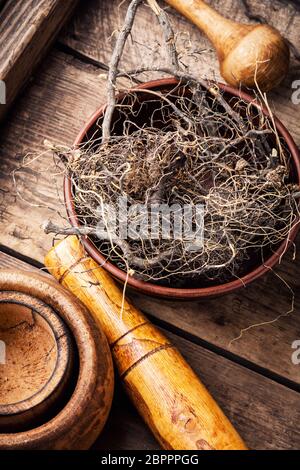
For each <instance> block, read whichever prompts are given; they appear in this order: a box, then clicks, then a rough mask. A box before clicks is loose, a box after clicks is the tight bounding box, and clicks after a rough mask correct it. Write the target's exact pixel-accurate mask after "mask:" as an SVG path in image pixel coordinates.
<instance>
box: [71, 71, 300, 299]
mask: <svg viewBox="0 0 300 470" xmlns="http://www.w3.org/2000/svg"><path fill="white" fill-rule="evenodd" d="M178 83H179V80H177V79H176V78H174V77H168V78H162V79H158V80H152V81H149V82H145V83H142V84H140V85H138V86H135V87H134V88H133V89H134V90H136V89H141V90H143V89H157V88H163V87H165V86H172V85H174V86H175V85H177V84H178ZM212 83H214V84H216V85H217V86H218V87H219V88H220V89H221V90H222V91H224V92H226V93H229V94H230V95H232V96H233V97H238V98H241V99H243V100H244V101H246V102H249V103H253V104H255V105H256V106H257V107H258V108H259V109H261V110H262V112H263V113H264V114H265V115H266V116H270V113H269V111H268V109H266V108H265V107H264V106H261V105H260V104H259V103H258V102H257V100H256V99H255V98H254V97H253V96H251V95H250V94H248V93H246V92H244V91H242V90H239V89H237V88H234V87H231V86H229V85H225V84H224V83H219V82H212ZM128 93H130V89H128V90H127V91H126V92H122V93H120V94H118V95H117V97H116V99H117V100H118V99H122V98H123V97H124V96H126V94H128ZM106 106H107V104H103V105H102V106H100V108H98V109H97V110H96V111H95V112H94V113H93V114H92V116H91V117H90V119H89V120H88V121H87V122H86V123H85V125H84V126H83V127H82V128H81V130H80V131H79V133H78V135H77V137H76V139H75V141H74V144H73V145H74V146H78V145H80V144H81V143H82V142H83V141H84V138H85V136H86V134H87V132H88V131H89V130H90V128H91V127H92V126H93V125H94V124H95V123H96V121H97V120H98V119H99V118H100V117H101V116H102V115H103V113H104V111H105V109H106ZM273 119H274V123H275V127H276V129H277V131H278V133H279V134H280V135H281V137H283V139H284V140H285V142H286V144H287V146H288V148H289V151H290V153H291V156H292V158H293V162H294V165H295V169H296V173H297V179H298V181H299V182H300V152H299V149H298V147H297V145H296V143H295V142H294V139H293V137H292V136H291V134H290V133H289V131H288V130H287V129H286V127H285V126H284V125H283V124H282V122H281V121H280V120H279V119H278V118H277V117H276V116H273ZM64 199H65V205H66V210H67V215H68V218H69V222H70V223H71V225H72V226H73V227H79V226H80V224H79V221H78V218H77V214H76V211H75V207H74V203H73V196H72V184H71V179H70V178H69V177H68V176H66V177H65V178H64ZM298 230H299V220H297V222H296V223H295V224H294V225H293V227H292V228H291V230H290V232H289V235H288V236H287V238H286V240H284V241H283V242H282V243H281V244H280V246H279V247H278V248H277V250H276V251H275V252H274V253H273V254H272V255H271V256H270V257H269V258H268V259H267V260H266V261H265V262H264V263H263V264H261V265H260V266H258V267H256V268H255V269H253V270H251V271H250V272H249V273H247V274H245V275H244V276H241V277H240V278H237V279H235V280H233V281H229V282H227V283H224V284H220V285H217V286H209V287H193V288H176V287H164V286H159V285H157V284H154V283H151V282H145V281H141V280H138V279H135V278H133V277H130V276H128V275H127V274H126V272H125V271H122V270H121V269H119V268H118V267H117V266H115V265H114V264H113V263H111V262H110V261H108V260H107V259H106V258H105V257H104V256H103V255H102V254H101V252H100V251H99V250H98V248H96V246H95V245H94V243H93V242H92V241H91V240H90V239H89V238H88V237H87V236H82V237H81V239H82V243H83V245H84V247H85V249H86V252H87V253H88V255H90V256H91V257H92V258H93V259H94V261H96V263H98V264H100V265H101V266H102V267H104V268H105V269H106V270H107V271H108V272H109V273H110V274H112V276H113V277H114V278H116V279H118V280H119V281H121V282H123V283H125V282H126V283H127V284H128V286H130V287H132V288H134V289H135V290H137V291H139V292H141V293H143V294H148V295H151V296H155V297H164V298H169V299H184V300H188V299H199V298H208V297H215V296H218V295H222V294H225V293H229V292H234V291H236V290H237V289H239V288H241V287H245V286H247V285H248V284H249V283H251V282H252V281H254V280H255V279H258V278H259V277H260V276H262V275H263V274H265V273H267V272H268V271H269V270H270V269H272V267H273V266H274V265H275V264H277V262H279V261H280V259H281V257H282V256H283V255H284V253H285V252H286V251H287V249H288V248H289V246H290V245H291V244H292V242H293V241H294V239H295V237H296V234H297V232H298Z"/></svg>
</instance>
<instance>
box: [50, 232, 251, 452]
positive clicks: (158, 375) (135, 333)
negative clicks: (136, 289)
mask: <svg viewBox="0 0 300 470" xmlns="http://www.w3.org/2000/svg"><path fill="white" fill-rule="evenodd" d="M45 264H46V266H47V268H48V269H49V271H50V272H51V273H52V274H53V275H54V276H55V277H56V278H57V279H58V280H59V282H60V283H61V284H62V285H63V286H65V287H66V288H68V289H69V290H70V291H72V292H73V293H74V294H75V295H76V296H77V297H78V298H79V299H80V300H81V301H82V302H83V303H84V304H85V305H86V306H87V307H88V308H89V310H90V311H91V313H92V314H93V316H94V317H95V319H96V320H97V322H98V323H99V326H101V328H102V329H103V330H104V332H105V334H106V336H107V338H108V341H109V344H110V347H111V351H112V354H113V357H114V360H115V364H116V366H117V368H118V371H119V373H120V376H121V378H122V380H123V382H124V385H125V388H126V390H127V392H128V394H129V396H130V398H131V399H132V401H133V403H134V404H135V406H136V407H137V408H138V410H139V412H140V414H141V415H142V416H143V418H144V419H145V421H146V422H147V423H148V425H149V426H150V428H151V430H152V431H153V433H154V435H155V436H156V438H157V439H158V441H159V442H160V444H161V446H162V447H163V448H164V449H176V450H193V449H198V450H199V449H216V450H217V449H218V450H220V449H231V450H242V449H246V447H245V444H244V442H243V441H242V439H241V438H240V436H239V435H238V433H237V432H236V431H235V429H234V428H233V426H232V425H231V423H230V422H229V420H228V419H227V418H226V416H225V415H224V414H223V412H222V411H221V409H220V408H219V406H218V405H217V404H216V402H215V401H214V400H213V398H212V397H211V395H210V394H209V393H208V391H207V390H206V388H205V387H204V385H202V384H201V382H200V381H199V379H198V378H197V376H196V375H195V373H194V372H193V371H192V369H191V368H190V367H189V366H188V365H187V363H186V362H185V361H184V359H183V357H182V356H181V355H180V353H179V352H178V351H177V350H176V349H175V348H174V346H173V345H172V344H171V343H170V341H169V340H168V339H167V338H166V337H165V336H164V335H163V334H162V333H161V332H160V331H159V330H158V329H156V328H155V327H154V326H153V325H152V324H151V323H150V322H149V321H148V320H147V319H146V318H145V316H144V315H143V314H142V313H141V312H140V311H139V310H137V309H136V308H135V307H134V306H133V305H132V304H130V303H129V302H128V301H127V300H126V299H125V298H124V296H123V292H122V290H121V289H119V287H118V286H117V285H116V283H115V282H114V281H113V280H112V279H111V277H110V276H109V274H108V273H107V272H106V271H105V270H104V269H103V268H101V267H100V266H98V265H97V264H96V263H95V262H94V261H93V260H92V259H91V258H89V257H87V256H86V255H85V252H84V249H83V247H82V245H81V243H80V241H79V240H78V238H77V237H75V236H71V237H68V238H66V239H65V240H63V241H62V242H60V243H59V244H57V245H56V246H55V247H54V248H53V249H52V250H51V251H50V252H49V253H48V254H47V256H46V258H45Z"/></svg>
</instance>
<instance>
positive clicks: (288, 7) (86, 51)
mask: <svg viewBox="0 0 300 470" xmlns="http://www.w3.org/2000/svg"><path fill="white" fill-rule="evenodd" d="M160 3H161V5H162V6H165V7H166V4H165V3H164V2H163V1H161V2H160ZM208 3H209V4H211V5H212V6H213V7H215V8H216V9H217V10H219V11H220V12H222V13H223V14H224V15H225V16H227V17H228V18H231V19H233V20H236V21H242V22H246V23H247V22H251V21H250V20H249V19H248V18H247V17H246V15H245V10H244V8H243V4H242V2H237V1H236V0H210V1H208ZM247 3H248V4H249V6H250V7H251V13H252V14H254V15H259V16H262V17H263V18H265V19H266V21H267V22H269V23H270V24H271V25H273V26H275V27H276V28H278V29H279V30H280V31H281V33H282V34H283V35H284V36H285V37H286V38H287V39H289V40H290V41H291V42H292V43H293V44H294V46H295V47H296V48H297V49H298V51H300V35H299V30H300V9H299V7H298V8H297V5H296V4H293V3H292V2H290V3H288V2H286V1H285V2H283V1H280V0H275V1H273V0H265V1H264V2H261V1H260V0H248V2H247ZM127 5H128V3H127V2H120V1H119V0H113V1H111V0H91V1H90V2H89V3H88V4H85V3H82V4H80V5H79V7H78V9H77V12H76V13H75V15H74V18H73V19H72V21H71V22H70V23H69V24H68V26H67V28H66V29H65V30H64V31H63V32H62V34H61V35H60V38H59V39H60V41H61V42H62V43H63V44H65V45H67V46H68V47H71V48H73V49H74V50H75V51H77V52H79V53H80V54H82V55H84V56H86V57H87V58H90V59H93V60H95V61H98V63H99V64H100V65H101V64H105V65H106V66H107V64H108V63H109V58H110V55H111V51H112V46H113V44H114V40H115V35H114V34H113V33H116V31H117V30H118V28H119V27H120V25H121V24H122V21H123V19H124V16H125V12H126V8H127ZM167 11H168V12H169V13H170V18H171V21H172V24H173V26H174V31H175V32H176V33H177V41H178V48H179V51H180V52H183V50H186V53H185V54H183V56H182V61H183V62H184V63H185V64H186V65H188V66H190V67H191V70H193V72H194V73H198V74H199V75H201V76H202V77H209V78H215V79H218V80H220V79H221V77H220V74H219V70H218V62H217V59H216V54H215V52H214V51H213V50H212V48H211V45H210V43H209V41H208V40H207V39H206V38H205V37H204V35H203V34H202V33H201V32H200V31H199V30H198V29H197V28H196V27H195V26H193V25H192V24H190V23H189V22H188V21H187V20H185V19H184V18H183V17H182V16H181V15H179V14H178V13H177V12H175V10H173V9H171V8H170V7H167ZM150 25H151V26H150ZM161 42H162V41H161V31H160V29H159V26H158V25H157V21H156V18H155V17H154V15H153V13H152V12H151V11H150V9H149V8H148V7H147V6H146V5H143V6H141V7H140V8H139V10H138V14H137V18H136V21H135V25H134V28H133V32H132V39H131V40H130V41H128V44H127V45H126V47H125V50H124V55H123V59H122V62H121V68H123V69H126V70H132V69H135V68H140V67H141V66H143V65H149V64H152V63H153V64H155V65H162V64H163V63H165V54H164V50H161V47H159V46H160V44H161ZM192 51H197V53H196V54H192V55H189V54H190V53H191V52H192ZM199 51H203V52H202V53H200V54H199ZM152 76H157V75H155V74H152ZM147 77H149V74H147V75H146V74H144V75H143V76H141V78H142V79H143V80H145V79H146V78H147ZM298 78H299V62H297V61H295V60H294V58H292V63H291V69H290V73H289V75H288V77H287V78H286V79H285V81H284V83H283V84H282V85H281V86H280V87H279V88H278V89H276V90H275V91H274V92H272V93H270V94H269V100H270V103H271V105H272V107H273V109H275V110H276V114H277V115H278V116H279V117H280V118H281V119H282V120H283V122H284V123H285V124H286V125H287V126H288V128H289V130H290V131H291V133H292V135H293V136H294V138H295V139H296V141H297V143H298V144H299V143H300V128H299V126H298V124H297V123H298V122H299V119H300V106H297V105H296V104H293V103H292V101H291V96H292V92H293V90H292V88H291V84H292V82H293V80H296V79H298Z"/></svg>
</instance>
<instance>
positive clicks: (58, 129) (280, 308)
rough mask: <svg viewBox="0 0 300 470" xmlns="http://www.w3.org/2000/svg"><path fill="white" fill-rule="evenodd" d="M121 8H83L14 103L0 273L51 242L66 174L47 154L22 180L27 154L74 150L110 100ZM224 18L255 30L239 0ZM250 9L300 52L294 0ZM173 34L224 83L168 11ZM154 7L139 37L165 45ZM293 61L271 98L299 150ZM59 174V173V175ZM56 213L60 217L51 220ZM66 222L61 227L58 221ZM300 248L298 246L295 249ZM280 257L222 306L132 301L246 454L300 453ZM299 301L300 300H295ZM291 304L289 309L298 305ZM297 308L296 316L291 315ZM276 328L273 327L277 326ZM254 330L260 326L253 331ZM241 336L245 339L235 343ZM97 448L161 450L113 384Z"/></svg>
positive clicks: (294, 264)
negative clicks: (176, 353)
mask: <svg viewBox="0 0 300 470" xmlns="http://www.w3.org/2000/svg"><path fill="white" fill-rule="evenodd" d="M119 3H120V2H119V1H118V0H88V1H87V0H86V1H82V2H81V3H80V4H79V7H78V8H77V11H76V12H75V15H74V17H73V18H72V20H71V21H70V23H69V24H68V26H67V27H66V28H65V30H64V31H63V33H62V34H61V35H60V37H59V39H58V40H57V41H56V43H55V45H54V47H53V48H52V50H51V51H50V53H48V55H47V57H46V59H44V60H43V62H42V63H41V65H40V66H39V68H38V71H36V73H35V75H34V77H33V78H32V80H31V82H30V83H29V85H28V86H27V88H26V89H25V91H24V92H23V95H22V96H21V97H19V98H18V99H17V101H16V102H15V105H14V106H13V108H12V109H11V112H10V114H9V115H8V116H7V118H6V121H5V123H4V125H3V126H2V129H1V149H0V244H1V246H0V248H1V253H0V266H1V267H7V266H9V267H13V268H19V267H23V268H25V269H38V268H41V267H42V262H43V257H44V254H45V253H46V251H47V250H48V249H49V248H50V246H51V243H52V238H51V236H46V235H45V234H44V233H43V230H42V228H41V225H42V223H43V221H44V220H45V219H47V218H49V217H51V218H52V219H55V218H57V217H58V216H57V215H56V214H55V211H56V210H57V208H59V209H60V210H61V212H62V213H63V203H62V201H61V200H60V202H59V200H58V192H59V193H60V195H61V177H60V176H59V175H57V176H56V177H55V180H56V183H57V184H54V182H53V178H51V177H50V176H49V175H50V173H51V172H50V170H49V165H50V167H51V161H50V158H49V157H48V156H47V155H43V156H42V157H40V158H39V159H36V160H35V161H34V162H32V163H31V164H30V165H28V166H26V167H25V168H23V170H22V172H19V173H17V175H16V178H17V183H18V184H17V188H18V193H17V191H16V189H15V187H14V184H13V179H12V172H13V171H14V170H16V169H17V168H18V166H19V165H20V164H21V163H22V160H23V157H24V155H25V154H26V152H30V151H34V152H35V151H38V150H41V149H42V148H43V140H44V139H45V138H47V139H49V140H50V141H52V142H56V143H64V144H67V145H68V144H71V143H72V141H73V140H74V137H75V136H76V133H77V131H78V130H79V129H80V127H81V126H82V124H83V123H84V122H85V121H86V120H87V118H88V117H89V116H90V115H91V114H92V113H93V111H94V110H95V109H96V108H97V107H98V106H99V105H100V104H101V103H103V102H104V100H105V80H103V77H101V74H103V72H104V71H105V70H106V69H107V64H108V61H109V56H110V52H111V47H112V42H113V39H111V34H112V32H113V31H115V30H116V29H117V28H118V26H119V24H120V21H121V19H122V17H123V16H124V12H125V8H126V3H127V2H124V3H125V4H123V5H121V6H119ZM209 3H211V4H212V5H214V6H216V7H217V8H219V9H221V10H222V11H223V12H224V14H225V15H228V16H229V17H231V18H233V19H237V20H243V21H249V20H248V18H246V16H245V11H244V9H243V6H242V2H239V1H236V0H222V1H216V0H211V1H210V2H209ZM248 3H249V4H251V10H252V12H253V13H254V14H256V15H262V16H264V17H265V18H266V19H267V20H268V21H269V22H270V23H271V24H273V25H276V26H277V27H278V28H279V29H280V30H281V31H282V32H283V33H284V34H285V36H286V37H287V38H288V39H290V40H291V41H292V42H293V43H294V45H295V46H296V47H298V48H299V49H300V34H299V28H300V9H299V7H298V6H297V2H296V1H294V2H292V1H291V2H288V1H281V2H280V1H273V0H264V1H261V0H252V1H251V2H248ZM169 11H170V14H171V17H172V21H173V23H174V25H175V30H176V31H178V32H181V33H184V32H185V34H187V33H189V37H190V41H191V44H192V45H193V47H194V48H197V49H198V50H203V49H205V52H203V53H202V54H201V55H199V61H198V62H196V63H195V61H194V59H187V61H191V60H193V61H194V72H197V73H199V74H201V75H202V76H205V75H207V76H214V77H216V78H219V75H218V69H217V62H216V59H215V56H214V53H213V51H212V50H211V48H210V45H209V43H208V42H207V41H206V39H205V38H204V37H202V35H201V34H200V33H199V31H198V30H196V28H194V27H193V26H192V25H190V24H189V23H188V22H187V21H186V20H184V19H183V18H181V17H180V16H179V15H178V14H177V13H175V12H174V11H171V9H169ZM159 37H160V36H159V30H158V27H157V25H156V20H155V19H154V18H153V15H152V14H151V12H150V10H149V8H147V7H142V8H141V9H140V11H139V14H138V17H137V20H136V24H135V28H134V38H135V39H137V40H138V41H139V43H141V44H142V43H143V44H144V45H145V44H146V45H147V46H149V45H150V46H151V47H152V46H156V45H157V44H156V41H159ZM147 50H148V49H147V48H145V47H143V46H142V45H141V46H140V48H139V52H138V51H137V48H136V47H135V48H134V52H133V50H130V48H128V47H127V48H126V51H125V54H124V59H123V68H128V69H132V68H134V67H136V66H140V65H141V64H142V63H145V60H146V61H147V57H148V56H147ZM299 65H300V62H299V61H296V60H293V61H292V67H291V71H290V74H289V76H288V77H287V79H286V80H285V82H284V83H283V85H282V86H281V87H280V88H278V89H277V90H276V91H274V92H273V93H271V94H270V95H269V100H270V103H271V106H272V108H274V109H276V114H277V115H278V116H279V117H280V118H281V119H282V121H283V122H284V123H285V125H286V126H287V127H288V128H289V130H290V132H291V133H292V135H293V137H294V138H295V140H296V142H297V143H298V144H299V143H300V128H299V119H300V105H296V104H293V103H292V100H291V95H292V92H293V90H292V87H291V84H292V82H293V80H296V79H299V78H300V67H299ZM52 173H53V167H52ZM53 211H54V212H53ZM58 220H59V221H60V223H62V222H61V219H58ZM296 245H297V246H298V250H299V247H300V239H299V237H298V242H297V244H296ZM293 256H294V251H293V250H290V252H289V253H288V254H287V255H286V256H285V258H284V260H283V261H282V263H281V265H280V266H279V267H277V268H276V269H275V271H274V272H270V273H269V274H268V275H267V276H265V277H264V278H263V279H261V280H259V281H257V282H255V283H253V284H252V285H251V286H249V287H247V288H245V289H241V290H240V291H238V292H237V293H235V294H232V295H228V296H226V297H223V298H221V299H216V300H210V301H201V302H193V303H181V302H167V301H165V302H163V301H161V300H159V301H158V300H153V299H151V298H146V297H144V296H139V295H134V296H132V299H133V301H134V302H135V303H136V304H137V305H138V306H139V307H140V308H141V309H142V310H143V311H144V312H145V313H146V314H147V315H148V316H149V318H150V319H151V320H152V321H153V322H154V323H155V324H157V325H158V326H159V327H161V328H162V329H163V330H164V331H165V333H166V334H167V335H169V336H170V337H171V339H172V340H173V341H174V343H175V344H176V345H177V346H178V348H179V349H180V350H181V351H182V353H183V355H184V356H185V357H186V359H187V360H188V361H189V363H190V364H191V365H192V367H193V368H194V369H195V370H196V372H197V373H198V374H199V376H200V377H201V378H202V380H203V381H204V383H205V384H206V385H207V387H208V389H209V390H210V391H211V393H212V394H213V395H214V396H215V398H216V399H217V401H218V402H219V403H220V405H221V406H222V407H223V408H224V410H225V412H226V413H227V415H228V416H229V417H230V419H231V420H232V422H233V423H234V424H235V426H236V427H237V429H238V430H239V432H240V433H241V435H242V436H243V437H244V439H245V441H246V442H247V444H248V445H249V446H250V448H254V449H297V448H299V447H300V395H299V392H300V364H298V365H297V364H293V362H292V353H293V352H294V351H293V349H292V343H293V342H294V341H295V340H299V339H300V316H299V313H300V279H299V269H298V268H299V266H298V265H299V253H297V252H296V254H295V259H294V260H293ZM293 299H294V301H293ZM292 307H293V308H292ZM291 310H293V311H291ZM275 319H276V321H274V320H275ZM251 325H256V326H255V327H253V328H251V329H249V330H247V328H248V327H249V326H251ZM241 330H244V332H243V335H242V336H241V337H240V339H239V340H237V341H234V342H232V340H234V339H235V338H237V337H239V336H240V332H241ZM95 448H96V449H108V450H113V449H157V448H158V444H157V443H156V442H155V440H154V438H153V437H152V435H151V434H150V432H149V431H148V430H147V428H146V426H145V425H144V424H143V422H142V421H141V419H140V418H139V416H138V415H137V413H136V411H135V410H134V409H133V407H132V406H131V404H130V403H129V402H128V400H127V398H126V397H125V396H124V393H123V390H122V389H121V387H120V386H119V384H117V387H116V393H115V399H114V404H113V408H112V412H111V415H110V418H109V421H108V423H107V426H106V428H105V430H104V432H103V434H102V435H101V436H100V437H99V439H98V441H97V442H96V444H95Z"/></svg>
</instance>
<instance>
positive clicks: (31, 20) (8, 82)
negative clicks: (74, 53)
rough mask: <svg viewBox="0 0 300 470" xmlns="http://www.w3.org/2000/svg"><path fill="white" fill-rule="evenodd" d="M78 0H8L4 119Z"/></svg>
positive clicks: (1, 54) (1, 40) (4, 11)
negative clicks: (16, 0)
mask: <svg viewBox="0 0 300 470" xmlns="http://www.w3.org/2000/svg"><path fill="white" fill-rule="evenodd" d="M76 3H77V0H64V1H61V0H43V1H42V0H23V1H22V2H15V1H13V0H8V1H7V2H6V3H5V4H4V5H3V8H1V10H0V44H1V48H0V80H2V84H1V87H2V88H1V90H0V119H2V118H3V116H4V114H5V113H6V111H7V110H8V108H9V107H10V106H11V104H12V103H13V101H14V99H15V98H16V96H17V94H18V93H19V91H20V90H21V89H22V88H23V87H24V85H25V84H26V82H27V81H28V79H29V78H30V76H31V74H32V72H33V70H34V68H35V66H36V65H37V64H38V62H39V61H40V60H41V58H42V56H44V54H45V53H46V52H47V49H48V48H49V46H50V45H51V43H52V41H53V40H54V38H55V37H56V35H57V34H58V33H59V31H60V29H61V27H62V26H63V25H64V23H65V22H66V20H67V19H68V18H69V16H70V15H71V13H72V12H73V10H74V8H75V6H76Z"/></svg>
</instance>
